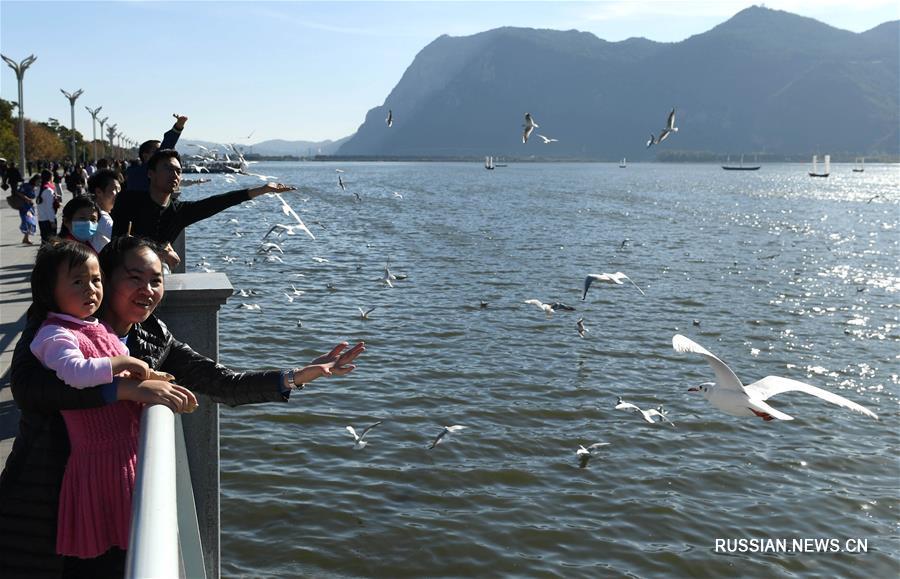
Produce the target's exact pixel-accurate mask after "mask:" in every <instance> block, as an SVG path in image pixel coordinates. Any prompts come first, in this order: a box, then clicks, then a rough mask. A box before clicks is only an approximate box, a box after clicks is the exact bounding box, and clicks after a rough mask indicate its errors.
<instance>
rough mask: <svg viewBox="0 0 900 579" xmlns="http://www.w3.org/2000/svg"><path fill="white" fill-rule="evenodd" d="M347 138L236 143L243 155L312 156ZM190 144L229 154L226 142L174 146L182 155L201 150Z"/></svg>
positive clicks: (331, 149)
mask: <svg viewBox="0 0 900 579" xmlns="http://www.w3.org/2000/svg"><path fill="white" fill-rule="evenodd" d="M348 138H349V137H344V138H343V139H338V140H337V141H331V140H329V141H285V140H283V139H272V140H269V141H261V142H259V143H254V144H252V145H250V144H242V143H237V147H238V149H240V150H241V151H242V152H243V153H244V155H261V156H263V157H267V156H269V157H281V156H293V157H314V156H316V155H333V154H334V153H335V152H336V151H337V150H338V148H339V147H340V146H341V145H343V144H344V143H345V142H346V141H347V139H348ZM192 145H203V146H204V147H206V148H207V149H212V148H218V149H219V153H220V154H223V153H225V152H226V150H227V152H228V153H229V154H231V151H230V149H229V148H227V145H228V143H213V142H211V141H197V140H192V139H180V140H179V141H178V146H177V147H176V148H177V149H178V151H179V152H180V153H181V154H183V155H184V154H188V155H195V154H199V153H200V152H201V150H200V149H199V148H197V147H194V146H192ZM232 156H233V155H232Z"/></svg>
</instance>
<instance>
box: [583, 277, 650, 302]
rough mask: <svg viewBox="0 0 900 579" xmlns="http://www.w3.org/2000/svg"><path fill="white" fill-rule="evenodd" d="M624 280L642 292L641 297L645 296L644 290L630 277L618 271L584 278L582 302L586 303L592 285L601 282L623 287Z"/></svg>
mask: <svg viewBox="0 0 900 579" xmlns="http://www.w3.org/2000/svg"><path fill="white" fill-rule="evenodd" d="M623 279H627V280H628V281H629V282H630V283H631V285H633V286H634V287H636V288H637V291H639V292H641V295H645V294H644V290H642V289H641V288H639V287H638V285H637V284H636V283H634V282H633V281H631V278H630V277H628V276H627V275H625V274H624V273H622V272H621V271H617V272H616V273H591V274H588V276H587V277H586V278H584V295H582V296H581V301H584V299H585V298H586V297H587V293H588V289H590V287H591V284H592V283H594V282H595V281H596V282H601V283H612V284H616V285H622V284H623V282H622V280H623Z"/></svg>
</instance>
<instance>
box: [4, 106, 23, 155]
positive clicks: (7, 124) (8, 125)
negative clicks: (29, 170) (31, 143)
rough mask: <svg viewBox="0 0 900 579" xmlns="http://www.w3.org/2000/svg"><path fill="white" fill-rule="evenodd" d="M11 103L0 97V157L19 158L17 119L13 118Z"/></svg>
mask: <svg viewBox="0 0 900 579" xmlns="http://www.w3.org/2000/svg"><path fill="white" fill-rule="evenodd" d="M14 106H15V105H13V103H11V102H9V101H6V100H3V99H0V157H3V158H4V159H9V160H12V161H18V160H19V138H18V137H17V136H16V135H17V133H16V131H17V130H18V129H17V125H16V123H17V122H18V119H16V118H13V115H12V110H13V107H14Z"/></svg>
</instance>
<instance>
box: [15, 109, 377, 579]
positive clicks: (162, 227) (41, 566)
mask: <svg viewBox="0 0 900 579" xmlns="http://www.w3.org/2000/svg"><path fill="white" fill-rule="evenodd" d="M175 117H176V122H175V125H174V126H173V127H172V129H171V130H170V131H168V132H166V134H165V135H164V137H163V140H162V141H155V140H151V141H147V142H145V143H143V144H142V145H141V147H140V149H139V154H140V159H139V160H135V162H134V163H132V164H131V165H129V166H127V167H125V166H124V165H123V164H121V163H115V162H108V161H103V160H101V161H98V162H96V163H89V164H88V165H86V166H85V167H82V166H81V165H78V164H71V165H68V166H67V165H65V164H63V165H48V166H46V167H41V168H40V170H39V171H38V172H36V173H34V174H31V171H29V172H28V173H29V175H30V177H29V178H28V180H27V181H26V180H24V179H23V177H22V175H21V173H20V172H19V171H18V168H16V166H15V164H14V163H13V162H7V163H5V164H4V167H3V181H2V183H3V188H4V189H7V188H8V189H10V190H11V191H12V192H13V193H12V194H11V195H13V196H14V197H15V199H19V200H20V201H21V206H20V207H19V209H18V210H19V216H20V220H21V223H20V230H21V232H22V234H23V239H22V243H25V244H31V243H32V241H31V236H32V235H35V234H36V232H37V231H39V232H40V237H41V246H40V248H39V249H38V252H37V256H36V260H35V264H34V268H33V270H32V276H31V293H32V303H31V306H30V308H29V310H28V314H27V322H26V327H25V328H24V330H23V332H22V335H21V337H20V339H19V341H18V343H17V344H16V348H15V352H14V355H13V359H12V364H11V366H10V377H11V379H10V384H11V388H12V393H13V398H14V400H15V402H16V404H17V406H18V407H19V410H20V412H21V419H20V423H19V431H18V433H17V436H16V438H15V441H14V444H13V448H12V452H11V453H10V455H9V457H8V458H7V461H6V465H5V468H4V469H3V472H2V474H0V577H4V578H10V579H12V578H14V577H48V578H49V577H54V578H60V577H92V578H102V577H123V576H124V573H125V561H126V556H127V550H128V546H129V531H130V518H131V502H132V495H133V493H134V485H135V475H136V471H137V458H138V456H137V455H138V434H139V430H140V420H141V413H142V408H143V406H144V405H147V404H162V405H165V406H167V407H168V408H170V409H171V410H172V411H173V412H176V413H181V412H191V411H193V410H194V409H195V408H196V407H197V404H198V401H197V398H196V396H195V393H202V394H205V395H207V396H209V398H210V400H212V401H213V402H216V403H224V404H229V405H232V406H237V405H242V404H253V403H262V402H288V401H289V399H290V397H291V394H292V392H294V391H296V390H299V389H302V388H303V387H304V385H306V384H308V383H310V382H312V381H313V380H316V379H318V378H322V377H328V376H343V375H346V374H348V373H350V372H351V371H353V370H354V369H355V365H354V364H353V362H354V360H355V359H356V357H357V356H359V355H360V354H361V353H362V352H363V351H364V350H365V346H364V344H363V343H361V342H360V343H358V344H356V345H354V346H352V347H350V345H349V344H348V343H346V342H342V343H340V344H337V345H336V346H335V347H334V348H332V349H331V350H330V351H329V352H327V353H326V354H324V355H322V356H319V357H317V358H316V359H314V360H312V361H311V362H309V363H308V364H305V365H301V366H298V367H296V368H292V369H281V370H264V371H253V372H236V371H233V370H231V369H229V368H226V367H224V366H222V365H219V364H217V363H216V362H215V361H214V360H211V359H209V358H207V357H205V356H203V355H201V354H199V353H197V352H196V351H194V350H193V349H192V348H191V347H190V346H189V345H188V344H185V343H183V342H180V341H179V340H177V339H176V338H175V337H174V336H173V335H172V334H171V332H169V330H168V328H167V327H166V325H165V323H164V322H163V320H160V319H159V318H158V317H157V316H156V315H155V314H154V311H155V310H156V307H157V306H158V305H159V303H160V300H162V298H163V295H164V293H165V277H164V276H165V271H166V268H167V267H166V266H169V267H174V265H176V264H177V263H178V262H179V261H180V260H181V259H182V257H183V256H179V255H178V254H177V253H176V252H175V250H174V249H173V248H172V242H173V241H174V240H175V238H176V237H178V235H179V234H180V233H181V232H182V231H183V230H184V229H185V228H186V227H188V226H190V225H191V224H193V223H196V222H198V221H201V220H203V219H207V218H210V217H212V216H214V215H216V214H217V213H219V212H220V211H222V210H224V209H227V208H228V207H232V206H234V205H237V204H239V203H242V202H244V201H247V200H249V199H252V198H254V197H257V196H259V195H264V194H266V193H281V192H286V191H291V190H293V188H292V187H289V186H286V185H282V184H277V183H267V184H265V185H263V186H260V187H256V188H253V189H241V190H237V191H231V192H228V193H222V194H218V195H212V196H210V197H207V198H205V199H200V200H197V201H182V200H180V199H178V196H177V192H178V191H179V189H180V185H181V158H180V155H179V154H178V152H177V151H175V150H174V146H175V144H176V142H177V140H178V137H179V135H180V134H181V131H182V130H183V129H184V126H185V123H186V122H187V117H184V116H180V115H175ZM66 167H68V169H67V168H66ZM61 183H64V184H65V187H66V189H67V190H68V191H69V192H70V193H71V195H72V198H71V199H70V200H69V201H68V202H67V203H66V204H65V205H64V206H63V207H62V213H61V223H60V224H59V226H58V224H57V216H58V215H59V209H60V201H61V199H62V190H61V188H60V184H61ZM10 204H11V205H12V202H11V203H10ZM173 500H174V498H173Z"/></svg>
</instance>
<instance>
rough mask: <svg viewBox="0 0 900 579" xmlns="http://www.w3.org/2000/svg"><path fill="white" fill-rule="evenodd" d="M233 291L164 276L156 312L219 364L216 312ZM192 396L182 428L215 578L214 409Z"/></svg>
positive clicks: (216, 277)
mask: <svg viewBox="0 0 900 579" xmlns="http://www.w3.org/2000/svg"><path fill="white" fill-rule="evenodd" d="M233 291H234V290H233V289H232V287H231V283H230V282H229V281H228V277H227V276H226V275H225V274H223V273H189V274H169V275H168V276H166V295H165V298H164V299H163V302H162V304H160V306H159V308H158V309H157V311H156V314H157V316H159V318H160V319H161V320H162V321H163V322H165V324H166V325H167V326H168V327H169V330H170V331H171V332H172V335H174V336H175V337H176V338H177V339H178V340H179V341H180V342H184V343H186V344H189V345H190V346H191V348H193V349H194V350H196V351H197V352H199V353H201V354H203V355H204V356H207V357H209V358H211V359H213V360H216V361H218V358H219V313H218V312H219V308H220V307H221V306H222V304H224V303H225V301H226V300H227V299H228V297H229V296H231V294H232V293H233ZM175 378H176V380H177V379H178V377H177V376H176V377H175ZM197 398H198V400H199V402H200V408H199V409H198V410H197V411H196V412H194V413H193V414H185V415H182V424H183V425H184V437H185V443H186V447H187V456H188V460H189V461H190V466H191V482H192V484H193V487H194V500H195V501H196V504H197V519H198V522H199V524H200V537H201V542H202V545H203V554H204V561H205V564H206V576H207V578H208V579H219V577H220V541H219V534H220V524H219V408H218V405H217V404H215V403H213V402H211V401H210V400H209V398H207V397H206V396H202V395H199V394H198V395H197Z"/></svg>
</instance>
